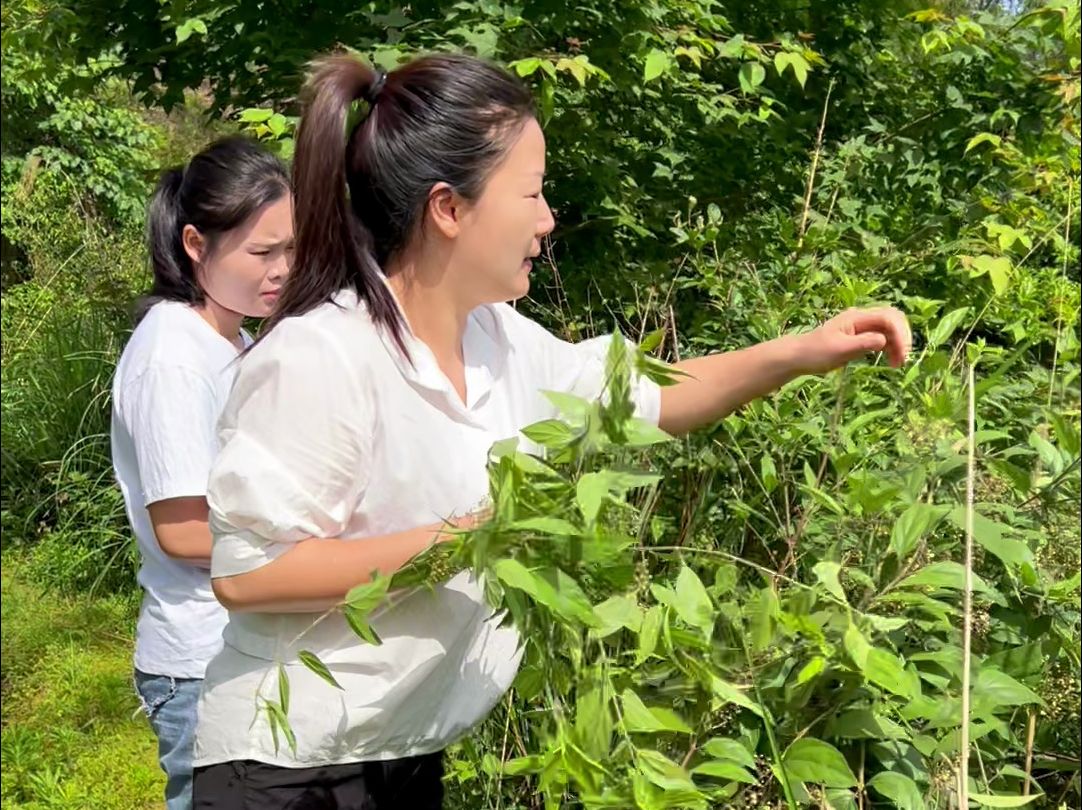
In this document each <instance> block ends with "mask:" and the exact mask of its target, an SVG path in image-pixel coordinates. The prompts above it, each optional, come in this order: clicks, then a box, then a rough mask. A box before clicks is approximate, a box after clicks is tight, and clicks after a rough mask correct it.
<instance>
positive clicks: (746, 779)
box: [691, 759, 759, 785]
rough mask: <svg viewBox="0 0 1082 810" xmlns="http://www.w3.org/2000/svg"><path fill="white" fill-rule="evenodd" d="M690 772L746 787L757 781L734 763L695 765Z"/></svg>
mask: <svg viewBox="0 0 1082 810" xmlns="http://www.w3.org/2000/svg"><path fill="white" fill-rule="evenodd" d="M691 772H692V773H693V774H695V775H696V776H713V777H716V778H718V779H727V780H729V781H730V782H743V783H744V784H746V785H754V784H755V783H756V782H758V781H759V780H758V779H757V778H756V777H754V776H752V775H751V774H750V773H748V772H747V771H746V770H745V769H744V768H741V767H740V766H739V765H737V764H736V763H734V762H727V761H725V760H720V759H715V760H713V761H711V762H704V763H702V764H701V765H696V766H695V767H694V768H692V769H691Z"/></svg>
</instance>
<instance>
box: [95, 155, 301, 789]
mask: <svg viewBox="0 0 1082 810" xmlns="http://www.w3.org/2000/svg"><path fill="white" fill-rule="evenodd" d="M292 216H293V214H292V199H291V196H290V190H289V178H288V175H287V173H286V170H285V168H284V167H283V166H282V164H281V163H280V162H279V161H278V160H277V159H276V158H275V157H274V156H272V155H270V154H268V153H267V152H265V151H264V150H263V149H261V148H260V147H259V146H257V145H256V144H254V143H252V142H250V141H247V140H244V139H240V138H231V139H227V140H224V141H220V142H218V143H215V144H213V145H211V146H209V147H207V148H206V149H204V150H203V151H202V152H200V153H199V154H198V155H196V156H195V157H194V158H192V160H191V162H190V163H189V164H188V165H187V166H185V167H182V168H176V169H170V170H169V171H167V172H165V173H164V174H163V175H162V177H161V180H160V181H159V183H158V187H157V188H156V189H155V191H154V196H153V197H152V198H151V201H150V206H149V208H148V211H147V247H148V250H149V254H150V265H151V270H152V271H153V285H152V286H151V289H150V292H149V293H148V294H147V295H146V296H145V297H144V298H143V299H142V300H141V301H140V302H139V304H138V306H137V311H136V327H135V331H134V332H133V333H132V336H131V339H130V340H129V341H128V343H127V345H126V346H125V348H124V352H123V354H122V355H121V357H120V361H119V363H118V364H117V370H116V377H115V379H114V381H113V415H112V454H113V466H114V469H115V472H116V477H117V480H118V482H119V484H120V489H121V491H122V493H123V495H124V501H125V505H126V507H127V513H128V519H129V521H130V522H131V526H132V529H133V530H134V533H135V537H136V540H137V542H138V546H139V551H140V554H141V556H142V565H141V567H140V569H139V577H138V578H139V584H140V585H141V586H142V588H143V590H144V596H143V603H142V607H141V609H140V612H139V622H138V626H137V629H136V639H135V684H136V688H137V690H138V692H139V695H140V698H141V700H142V704H143V709H144V710H145V712H146V714H147V716H148V717H149V718H150V724H151V726H152V727H153V729H154V732H155V734H156V735H157V737H158V754H159V759H160V762H161V766H162V769H163V770H164V771H165V773H166V778H167V782H166V789H165V796H166V807H167V808H168V810H185V809H186V808H190V807H191V806H192V742H193V738H194V733H195V709H196V700H197V698H198V696H199V690H200V688H201V685H202V679H203V673H204V670H205V669H206V665H207V662H208V661H210V659H211V658H212V657H213V656H214V655H215V653H217V652H218V650H219V649H220V648H221V645H222V628H223V627H224V626H225V621H226V612H225V610H224V609H223V608H222V606H221V605H220V604H219V603H218V601H217V600H216V599H215V597H214V593H213V591H212V590H211V584H210V572H209V570H208V569H209V568H210V547H211V537H210V530H209V528H208V526H207V501H206V493H207V478H208V476H209V473H210V467H211V462H212V461H213V459H214V455H215V453H216V452H217V448H218V441H217V432H216V425H217V421H218V417H219V415H220V414H221V410H222V407H223V405H224V404H225V398H226V395H227V394H228V393H229V389H230V386H231V385H232V377H233V374H234V371H235V365H236V364H235V362H234V361H235V360H236V359H237V356H238V354H239V353H240V352H241V351H242V350H243V349H244V348H245V347H246V346H248V345H249V344H250V343H251V340H250V338H249V337H248V335H247V334H246V333H245V332H244V330H243V329H242V328H241V321H242V320H243V319H244V318H245V317H257V318H262V317H264V316H266V315H268V314H269V313H270V312H271V310H272V309H273V307H274V304H275V302H276V300H277V297H278V291H279V289H280V288H281V285H282V282H283V281H284V280H285V277H286V274H287V272H288V270H289V259H290V258H291V253H292V247H293V221H292Z"/></svg>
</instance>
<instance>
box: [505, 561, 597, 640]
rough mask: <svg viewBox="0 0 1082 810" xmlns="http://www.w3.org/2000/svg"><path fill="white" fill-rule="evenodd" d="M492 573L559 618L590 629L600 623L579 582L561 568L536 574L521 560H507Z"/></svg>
mask: <svg viewBox="0 0 1082 810" xmlns="http://www.w3.org/2000/svg"><path fill="white" fill-rule="evenodd" d="M493 571H494V572H495V574H496V576H497V578H498V579H499V580H500V581H501V582H503V583H504V584H505V585H508V586H510V587H512V588H517V589H519V590H520V591H524V592H525V593H527V594H529V595H530V596H531V597H533V599H534V601H535V602H537V603H539V604H542V605H544V606H545V607H547V608H548V609H549V610H551V611H552V612H553V613H555V614H556V615H557V616H561V617H563V618H565V619H570V620H572V621H577V622H580V623H582V624H584V625H586V626H587V627H594V626H596V625H597V624H598V620H597V618H596V617H595V616H594V612H593V608H591V606H590V602H589V600H588V599H587V598H586V595H585V594H584V593H583V592H582V589H581V588H580V587H579V585H578V583H577V582H575V580H573V579H572V578H571V577H569V576H568V575H567V574H565V573H564V572H563V571H561V570H559V569H558V568H557V569H548V570H545V571H540V572H535V571H531V570H530V569H528V568H527V567H526V566H524V565H523V564H522V563H520V562H519V561H518V560H516V559H513V558H510V557H505V558H503V559H500V560H497V561H496V564H495V565H494V566H493Z"/></svg>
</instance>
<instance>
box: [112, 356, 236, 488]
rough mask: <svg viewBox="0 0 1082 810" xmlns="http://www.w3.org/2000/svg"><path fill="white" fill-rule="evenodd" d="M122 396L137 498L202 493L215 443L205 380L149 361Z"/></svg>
mask: <svg viewBox="0 0 1082 810" xmlns="http://www.w3.org/2000/svg"><path fill="white" fill-rule="evenodd" d="M123 402H124V405H123V417H124V420H125V422H126V423H127V425H128V428H129V430H130V431H131V436H132V441H133V443H134V446H135V457H136V463H137V464H138V465H139V480H140V482H141V484H142V497H143V504H144V505H145V506H149V505H150V504H152V503H156V502H157V501H164V500H167V499H169V498H189V497H202V496H204V495H206V493H207V478H208V476H209V475H210V468H211V464H212V463H213V461H214V454H215V451H216V449H217V446H218V441H217V423H218V404H217V401H216V398H215V394H214V388H213V386H212V385H211V383H210V382H209V381H208V380H207V379H206V378H204V377H203V376H201V375H200V374H198V373H197V372H195V371H192V370H190V369H187V368H183V367H179V366H155V367H151V368H149V369H147V370H146V371H145V372H143V373H142V374H141V375H140V376H139V377H138V378H136V379H135V380H134V382H132V384H131V385H130V387H129V388H128V389H127V390H126V391H125V392H124V399H123Z"/></svg>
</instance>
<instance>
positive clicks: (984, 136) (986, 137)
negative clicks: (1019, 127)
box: [962, 132, 1003, 155]
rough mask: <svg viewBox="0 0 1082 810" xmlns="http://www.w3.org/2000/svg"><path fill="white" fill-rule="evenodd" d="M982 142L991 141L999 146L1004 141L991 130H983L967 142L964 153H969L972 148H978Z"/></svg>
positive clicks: (993, 144) (995, 145)
mask: <svg viewBox="0 0 1082 810" xmlns="http://www.w3.org/2000/svg"><path fill="white" fill-rule="evenodd" d="M982 143H990V144H992V146H994V147H996V148H998V147H999V146H1000V145H1001V144H1002V143H1003V139H1002V138H1000V137H999V136H998V135H995V134H993V133H991V132H981V133H979V134H977V135H974V136H973V137H972V138H970V139H969V142H968V143H966V150H965V151H964V152H963V153H962V154H963V155H968V154H969V152H970V150H972V149H976V148H977V147H978V146H980V145H981V144H982Z"/></svg>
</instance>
